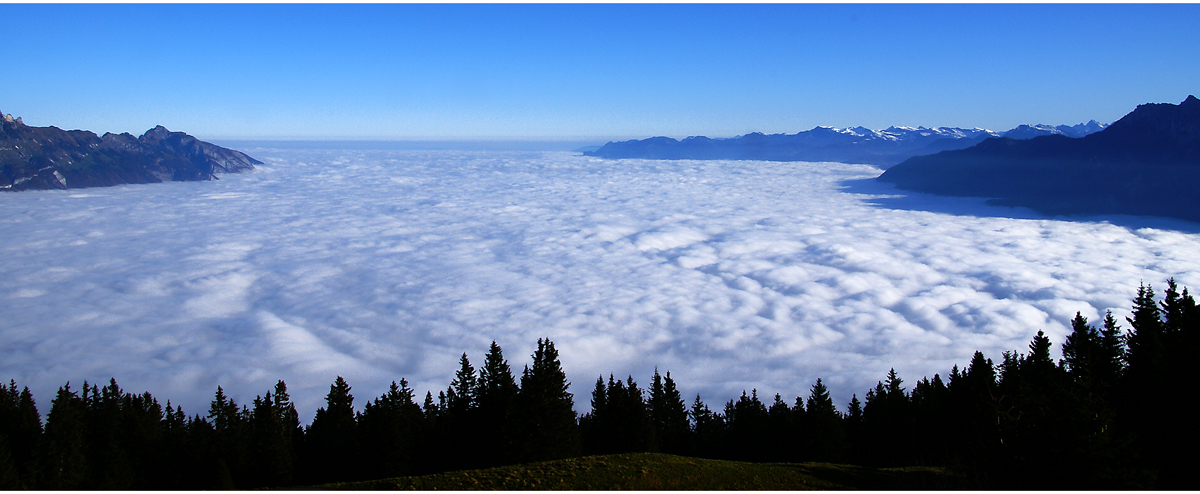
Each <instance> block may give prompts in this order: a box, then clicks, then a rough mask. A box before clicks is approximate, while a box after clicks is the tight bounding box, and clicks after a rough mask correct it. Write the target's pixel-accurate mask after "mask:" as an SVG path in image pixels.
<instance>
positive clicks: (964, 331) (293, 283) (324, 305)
mask: <svg viewBox="0 0 1200 494" xmlns="http://www.w3.org/2000/svg"><path fill="white" fill-rule="evenodd" d="M243 151H246V152H248V153H249V154H251V155H253V156H254V157H256V158H258V159H260V160H263V161H264V162H265V163H266V164H265V165H261V166H259V167H257V169H256V170H254V171H252V172H248V173H243V174H238V175H224V176H222V177H220V178H221V179H220V180H218V181H211V182H173V183H163V184H151V185H125V186H116V187H108V188H88V189H74V190H65V191H30V192H21V193H12V194H4V195H0V211H4V214H3V216H2V217H0V232H2V233H0V236H2V238H3V243H2V244H0V245H2V247H3V253H4V260H5V262H4V263H3V265H2V267H0V312H2V313H3V314H4V316H3V317H4V321H5V322H4V324H3V325H0V338H2V339H3V341H4V342H5V343H4V345H3V346H0V351H2V353H0V377H3V378H4V380H5V381H7V380H8V379H10V378H11V379H16V381H17V382H18V383H19V384H20V385H22V386H25V385H28V386H29V387H30V388H31V390H33V392H34V394H35V395H36V396H38V397H46V398H44V399H45V400H46V404H47V405H48V399H49V397H51V396H53V395H54V390H55V389H56V388H57V387H58V386H61V385H63V384H64V383H66V382H67V381H68V380H71V381H72V382H73V383H76V382H78V381H81V380H83V379H88V380H89V381H92V382H100V383H104V382H107V381H108V379H109V378H110V377H115V378H116V379H117V380H118V381H119V382H120V383H121V385H122V386H123V387H124V388H126V389H128V390H132V391H134V392H140V391H143V390H145V391H150V392H151V393H153V394H154V395H155V396H157V397H160V398H161V399H162V400H164V401H165V400H166V399H168V398H169V399H171V401H172V404H174V405H182V406H183V407H184V410H185V411H187V412H188V413H202V412H203V411H204V410H205V409H206V408H207V405H208V402H209V400H211V399H212V396H213V391H214V390H215V389H216V387H217V386H218V385H220V386H222V387H223V388H224V390H225V391H226V393H227V394H228V395H230V396H231V397H233V398H235V399H236V400H237V401H238V402H239V403H245V402H249V401H250V400H251V399H252V398H253V397H254V396H256V395H259V394H261V393H263V392H265V391H267V390H269V389H271V387H272V386H273V385H274V384H275V382H276V381H277V380H279V379H283V380H285V381H286V382H287V384H288V386H289V389H290V390H291V393H292V397H293V399H294V400H295V401H296V403H297V406H298V408H299V410H300V415H301V417H302V418H303V419H304V420H309V419H310V418H311V416H312V411H313V410H315V409H316V408H317V407H318V406H319V405H321V404H322V403H323V398H324V395H325V393H326V391H327V389H328V386H329V384H330V383H331V382H332V381H333V380H334V378H335V376H338V375H340V376H343V377H345V379H346V380H347V381H348V382H349V383H350V384H351V385H352V386H354V390H355V394H356V395H358V396H362V397H363V398H364V399H365V398H367V397H371V396H378V395H379V394H381V393H382V392H383V391H384V390H386V389H387V385H388V383H390V382H391V381H393V380H399V379H400V378H401V377H403V378H406V379H407V380H408V382H410V383H411V384H412V387H413V388H415V389H416V390H417V391H418V393H419V394H420V395H422V396H423V395H424V393H425V391H426V390H433V391H434V392H435V393H436V391H437V390H438V389H441V388H443V387H444V386H445V384H446V383H447V382H449V381H450V380H451V378H452V376H453V373H454V371H455V370H456V368H457V363H458V359H459V357H460V355H461V354H462V353H463V352H467V353H468V355H469V356H470V357H471V359H472V360H473V361H478V360H477V359H479V360H481V359H482V355H483V353H484V352H485V351H486V350H487V348H488V344H489V343H490V342H491V341H493V340H494V341H496V342H498V343H499V344H500V345H501V346H502V347H503V348H504V349H505V351H506V352H507V355H508V359H509V360H510V361H511V363H512V364H513V366H514V368H516V369H519V368H520V367H521V366H522V365H524V364H526V363H527V361H528V358H529V355H530V353H531V352H532V351H533V346H534V343H535V342H536V341H537V339H538V338H540V337H548V338H550V339H552V340H553V341H554V343H555V345H557V348H558V350H559V352H560V354H561V358H562V363H563V368H564V370H565V371H566V373H567V376H568V378H570V379H571V381H572V382H573V386H572V387H571V391H573V392H574V393H575V394H576V399H575V405H576V409H577V410H580V411H586V410H587V407H588V406H587V398H586V396H587V392H588V390H589V389H590V385H591V383H593V382H594V381H595V379H596V378H597V377H598V376H601V375H604V376H605V377H606V378H607V376H608V375H609V374H610V373H612V374H615V375H616V376H617V377H618V378H621V377H624V376H626V375H632V376H633V377H634V379H635V380H639V381H642V382H644V381H646V380H648V379H649V376H650V375H651V374H652V373H653V371H654V368H655V367H656V366H657V368H658V369H659V370H661V371H664V372H665V371H670V372H671V375H672V376H673V377H674V379H675V381H676V382H678V383H679V387H680V390H681V391H682V393H683V394H684V395H685V397H687V398H688V399H689V400H690V398H691V397H694V396H695V395H696V394H700V395H701V397H702V398H703V399H704V400H705V401H707V402H710V403H722V402H724V401H726V400H729V399H732V398H734V397H736V396H738V395H740V394H741V392H742V391H743V390H751V389H758V390H759V391H760V392H763V393H781V394H782V395H784V396H785V397H794V396H806V395H807V394H808V389H809V387H810V386H811V385H812V383H813V382H814V381H815V380H816V379H817V378H822V379H823V381H824V382H825V383H826V384H827V385H828V386H829V388H830V390H831V392H832V393H833V398H834V402H835V403H836V404H837V405H838V407H839V408H842V409H844V407H845V404H846V403H847V402H848V401H849V399H850V397H851V394H853V393H857V394H858V396H859V397H860V398H861V397H862V395H863V393H864V392H865V391H866V390H867V389H868V388H870V387H872V386H873V385H874V384H875V383H876V382H877V381H879V380H882V379H883V378H884V376H885V375H886V373H887V372H888V370H889V368H893V367H894V368H895V369H896V371H897V372H898V373H899V374H900V376H902V377H904V378H905V379H907V380H908V381H909V382H913V381H915V380H916V379H918V378H920V377H922V376H932V374H933V373H935V372H942V373H944V372H946V370H947V369H949V368H950V367H951V366H952V365H954V364H958V365H959V366H960V367H962V366H963V365H964V364H966V363H967V362H968V361H969V359H970V358H971V355H972V353H973V352H974V351H976V350H981V351H983V352H984V353H985V354H987V355H988V356H989V357H995V356H999V355H1000V354H1001V352H1003V351H1006V350H1024V349H1025V348H1026V346H1027V345H1028V343H1029V341H1030V339H1031V338H1032V336H1033V335H1034V334H1035V333H1036V332H1037V331H1038V330H1039V329H1040V330H1044V331H1045V332H1046V334H1047V335H1048V336H1049V337H1050V339H1051V341H1053V342H1054V343H1055V348H1056V350H1055V352H1057V346H1058V345H1059V344H1061V342H1062V340H1063V338H1064V337H1065V335H1066V334H1067V333H1068V332H1069V322H1070V319H1071V318H1072V317H1073V316H1074V315H1075V313H1076V312H1080V313H1082V315H1084V316H1085V317H1087V318H1088V319H1089V320H1092V321H1099V320H1100V319H1101V318H1103V316H1104V313H1105V311H1106V310H1112V312H1113V314H1114V315H1116V316H1117V319H1118V320H1119V321H1124V316H1125V315H1127V314H1128V313H1129V306H1130V300H1131V299H1132V298H1133V297H1134V295H1135V291H1136V289H1137V286H1138V283H1139V282H1142V281H1144V282H1146V283H1151V284H1154V285H1155V286H1158V285H1161V284H1163V282H1164V281H1165V280H1166V279H1167V278H1168V277H1174V278H1175V279H1176V280H1177V281H1178V282H1179V283H1180V284H1181V285H1184V286H1200V259H1198V258H1197V257H1196V256H1195V253H1196V252H1200V235H1198V234H1197V232H1198V231H1200V227H1197V226H1196V225H1195V224H1192V223H1187V222H1182V221H1175V220H1162V219H1154V218H1134V217H1109V218H1068V219H1064V218H1048V217H1043V216H1040V215H1037V214H1035V213H1033V212H1030V211H1028V210H1021V209H1009V208H999V207H991V206H988V205H986V204H985V202H984V200H982V199H964V198H942V197H934V196H927V195H922V194H912V193H907V192H902V191H896V190H895V189H892V188H890V186H888V185H885V184H878V183H876V182H874V181H870V180H867V179H872V178H874V177H876V176H878V175H879V174H880V173H881V170H879V169H878V168H875V167H871V166H867V165H846V164H838V163H805V162H786V163H785V162H765V161H688V160H679V161H654V160H615V161H612V160H600V159H596V158H590V157H584V156H578V155H577V154H575V153H568V152H532V151H505V152H489V151H434V150H426V151H412V150H410V151H403V150H378V151H373V150H320V149H288V150H283V149H267V148H259V149H243ZM1056 357H1057V354H1056ZM44 411H45V410H43V412H44Z"/></svg>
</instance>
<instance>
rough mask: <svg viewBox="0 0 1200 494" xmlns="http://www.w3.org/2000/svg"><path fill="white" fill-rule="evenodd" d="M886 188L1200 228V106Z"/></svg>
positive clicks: (894, 178) (958, 154) (1053, 139)
mask: <svg viewBox="0 0 1200 494" xmlns="http://www.w3.org/2000/svg"><path fill="white" fill-rule="evenodd" d="M878 180H881V181H884V182H891V183H894V184H896V186H897V187H899V188H901V189H906V190H913V191H919V192H928V193H933V194H942V195H952V196H974V197H988V198H992V202H993V203H994V204H1000V205H1008V206H1024V207H1028V208H1031V209H1034V210H1036V211H1039V212H1042V213H1045V214H1056V215H1058V214H1075V215H1079V214H1092V215H1094V214H1131V215H1152V216H1165V217H1172V218H1181V219H1185V220H1190V221H1200V189H1198V188H1197V184H1200V99H1196V97H1195V96H1188V97H1187V99H1185V100H1184V101H1183V102H1182V103H1180V104H1178V105H1175V104H1170V103H1148V104H1144V105H1138V107H1137V108H1136V109H1134V110H1133V111H1132V112H1130V113H1129V114H1127V115H1125V116H1124V117H1122V118H1121V119H1120V120H1117V121H1116V122H1113V123H1112V124H1111V125H1109V126H1108V127H1106V128H1105V129H1103V130H1101V131H1098V132H1094V133H1090V134H1088V135H1086V136H1084V137H1080V138H1071V137H1068V136H1066V135H1045V136H1040V137H1034V138H1032V139H1027V140H1019V139H1012V138H1008V137H998V138H989V139H986V140H984V141H983V142H981V143H979V144H977V145H975V146H972V147H970V148H966V149H961V150H952V151H945V152H941V153H937V154H932V155H927V156H917V157H913V158H910V159H908V160H906V161H904V162H903V163H900V164H898V165H896V166H893V167H891V168H889V169H888V170H887V171H885V172H884V173H883V174H882V175H880V176H879V178H878Z"/></svg>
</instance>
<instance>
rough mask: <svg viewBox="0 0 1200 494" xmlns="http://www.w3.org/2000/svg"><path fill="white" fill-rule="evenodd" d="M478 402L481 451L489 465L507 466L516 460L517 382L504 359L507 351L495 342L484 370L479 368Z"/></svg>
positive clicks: (486, 357)
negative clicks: (515, 409)
mask: <svg viewBox="0 0 1200 494" xmlns="http://www.w3.org/2000/svg"><path fill="white" fill-rule="evenodd" d="M477 388H478V393H479V396H478V402H479V415H480V417H481V419H480V420H481V423H482V430H481V431H480V441H479V443H480V445H481V446H480V449H481V451H482V453H483V455H482V460H483V461H484V462H485V463H486V464H488V465H505V464H508V463H511V462H512V461H513V458H512V455H511V452H512V450H513V434H514V429H513V426H512V423H513V421H514V418H513V413H514V407H515V406H516V400H517V391H518V388H517V382H516V379H515V378H513V373H512V368H511V367H509V365H508V361H506V360H504V352H503V351H502V350H501V348H500V345H497V344H496V342H495V341H493V342H492V344H491V346H490V347H489V348H488V353H487V355H486V356H485V357H484V361H483V367H482V368H480V369H479V380H478V383H477Z"/></svg>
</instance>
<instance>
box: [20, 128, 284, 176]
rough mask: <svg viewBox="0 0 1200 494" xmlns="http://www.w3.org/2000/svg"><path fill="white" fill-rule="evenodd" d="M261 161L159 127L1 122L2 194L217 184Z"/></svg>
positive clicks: (251, 167)
mask: <svg viewBox="0 0 1200 494" xmlns="http://www.w3.org/2000/svg"><path fill="white" fill-rule="evenodd" d="M261 164H262V162H261V161H258V160H256V159H254V158H251V157H249V156H247V155H246V154H244V153H241V152H239V151H234V150H232V149H226V148H223V147H220V146H217V145H215V144H210V143H207V142H204V141H201V140H199V139H196V138H195V137H192V136H190V135H187V134H185V133H183V132H171V131H169V130H167V129H166V128H165V127H163V126H161V125H159V126H157V127H154V128H153V129H150V130H148V131H146V133H145V134H142V136H141V137H134V136H133V135H132V134H129V133H122V134H113V133H106V134H104V135H103V136H97V135H96V134H95V133H93V132H89V131H85V130H62V129H60V128H58V127H54V126H50V127H31V126H28V125H25V124H24V122H22V121H21V119H20V118H13V117H12V115H4V116H3V119H2V121H0V190H7V191H20V190H39V189H67V188H72V189H74V188H80V187H105V186H111V185H119V184H142V183H156V182H167V181H193V180H215V179H217V174H220V173H237V172H242V171H245V170H252V169H254V165H261Z"/></svg>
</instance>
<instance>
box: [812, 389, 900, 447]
mask: <svg viewBox="0 0 1200 494" xmlns="http://www.w3.org/2000/svg"><path fill="white" fill-rule="evenodd" d="M896 380H897V381H899V378H898V377H897V378H896ZM897 385H899V383H898V382H897ZM855 401H857V398H856V399H855ZM807 417H808V435H809V439H808V443H809V444H810V447H811V451H810V456H809V457H810V458H811V459H812V461H828V462H840V461H843V460H844V459H845V457H846V455H847V454H848V452H849V449H850V444H849V442H848V441H847V438H846V431H845V429H843V428H842V416H841V414H839V413H838V411H837V408H835V407H834V405H833V399H832V398H830V396H829V389H828V388H827V387H826V386H825V384H824V383H822V382H821V379H820V378H817V382H816V383H814V384H813V385H812V388H810V389H809V394H808V410H807Z"/></svg>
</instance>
